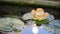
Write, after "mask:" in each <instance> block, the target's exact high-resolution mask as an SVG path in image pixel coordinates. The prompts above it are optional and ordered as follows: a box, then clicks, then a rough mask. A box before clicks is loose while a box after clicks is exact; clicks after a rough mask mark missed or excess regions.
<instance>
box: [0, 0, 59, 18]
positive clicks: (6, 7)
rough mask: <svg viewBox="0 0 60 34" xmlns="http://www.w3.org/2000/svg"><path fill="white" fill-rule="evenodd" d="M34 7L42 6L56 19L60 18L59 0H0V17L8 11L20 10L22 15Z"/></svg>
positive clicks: (8, 12)
mask: <svg viewBox="0 0 60 34" xmlns="http://www.w3.org/2000/svg"><path fill="white" fill-rule="evenodd" d="M36 8H43V9H44V10H45V11H46V12H49V13H50V14H52V15H54V17H55V18H56V19H60V0H0V17H3V16H4V15H8V14H10V12H13V13H12V14H15V13H16V12H20V13H21V14H22V15H23V14H25V13H27V12H30V11H31V10H32V9H36ZM17 15H18V14H17Z"/></svg>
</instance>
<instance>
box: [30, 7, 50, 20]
mask: <svg viewBox="0 0 60 34" xmlns="http://www.w3.org/2000/svg"><path fill="white" fill-rule="evenodd" d="M31 13H32V16H33V19H35V20H44V19H46V18H47V17H48V16H49V13H47V12H44V10H43V9H42V8H38V9H37V10H32V11H31Z"/></svg>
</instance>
